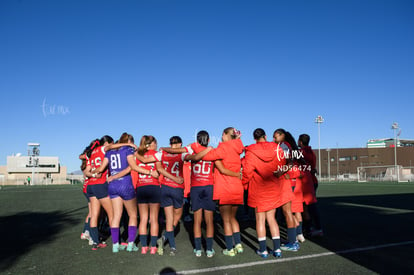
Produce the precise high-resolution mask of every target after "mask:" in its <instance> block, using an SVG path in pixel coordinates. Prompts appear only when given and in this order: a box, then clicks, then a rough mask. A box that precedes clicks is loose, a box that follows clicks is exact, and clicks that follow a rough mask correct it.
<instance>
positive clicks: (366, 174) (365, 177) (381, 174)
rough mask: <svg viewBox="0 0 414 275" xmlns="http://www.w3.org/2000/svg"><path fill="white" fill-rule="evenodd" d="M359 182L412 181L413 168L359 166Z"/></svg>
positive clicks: (413, 176)
mask: <svg viewBox="0 0 414 275" xmlns="http://www.w3.org/2000/svg"><path fill="white" fill-rule="evenodd" d="M397 173H398V174H397ZM357 177H358V182H370V181H398V182H408V181H412V180H413V178H414V175H413V174H412V169H411V168H403V167H402V166H401V165H397V166H395V165H385V166H359V167H357Z"/></svg>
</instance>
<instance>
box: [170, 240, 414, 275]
mask: <svg viewBox="0 0 414 275" xmlns="http://www.w3.org/2000/svg"><path fill="white" fill-rule="evenodd" d="M410 244H414V241H406V242H399V243H390V244H383V245H373V246H367V247H360V248H351V249H346V250H340V251H337V252H324V253H318V254H313V255H305V256H297V257H291V258H283V259H274V260H263V261H256V262H250V263H244V264H233V265H226V266H216V267H209V268H202V269H192V270H183V271H178V272H177V274H197V273H201V272H204V273H206V272H215V271H220V270H228V269H236V268H243V267H252V266H257V265H265V264H274V263H284V262H291V261H297V260H304V259H312V258H318V257H325V256H332V255H338V254H348V253H354V252H360V251H368V250H375V249H380V248H386V247H392V246H402V245H410Z"/></svg>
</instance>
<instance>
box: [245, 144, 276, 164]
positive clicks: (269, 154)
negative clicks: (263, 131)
mask: <svg viewBox="0 0 414 275" xmlns="http://www.w3.org/2000/svg"><path fill="white" fill-rule="evenodd" d="M277 150H278V145H277V144H276V143H274V142H268V141H265V142H259V143H256V144H252V145H249V146H248V147H247V148H246V152H247V151H250V152H251V153H252V154H254V155H256V156H257V157H258V158H259V159H261V160H262V161H264V162H269V161H272V160H273V159H274V158H276V156H277V155H276V152H277ZM279 150H282V149H281V148H279Z"/></svg>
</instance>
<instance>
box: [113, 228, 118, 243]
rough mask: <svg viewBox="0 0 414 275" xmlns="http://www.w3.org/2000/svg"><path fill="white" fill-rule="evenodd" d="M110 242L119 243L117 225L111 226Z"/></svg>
mask: <svg viewBox="0 0 414 275" xmlns="http://www.w3.org/2000/svg"><path fill="white" fill-rule="evenodd" d="M111 236H112V243H114V244H115V243H119V227H111Z"/></svg>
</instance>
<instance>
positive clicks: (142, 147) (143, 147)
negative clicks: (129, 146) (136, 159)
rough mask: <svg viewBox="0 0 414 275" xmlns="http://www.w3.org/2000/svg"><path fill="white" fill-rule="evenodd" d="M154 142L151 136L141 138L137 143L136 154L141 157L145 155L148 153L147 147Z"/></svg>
mask: <svg viewBox="0 0 414 275" xmlns="http://www.w3.org/2000/svg"><path fill="white" fill-rule="evenodd" d="M154 141H155V142H157V140H156V139H155V137H153V136H146V135H145V136H142V138H141V141H140V142H139V147H138V154H140V155H141V156H143V155H145V153H146V152H147V151H148V147H149V146H150V145H151V143H153V142H154Z"/></svg>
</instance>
